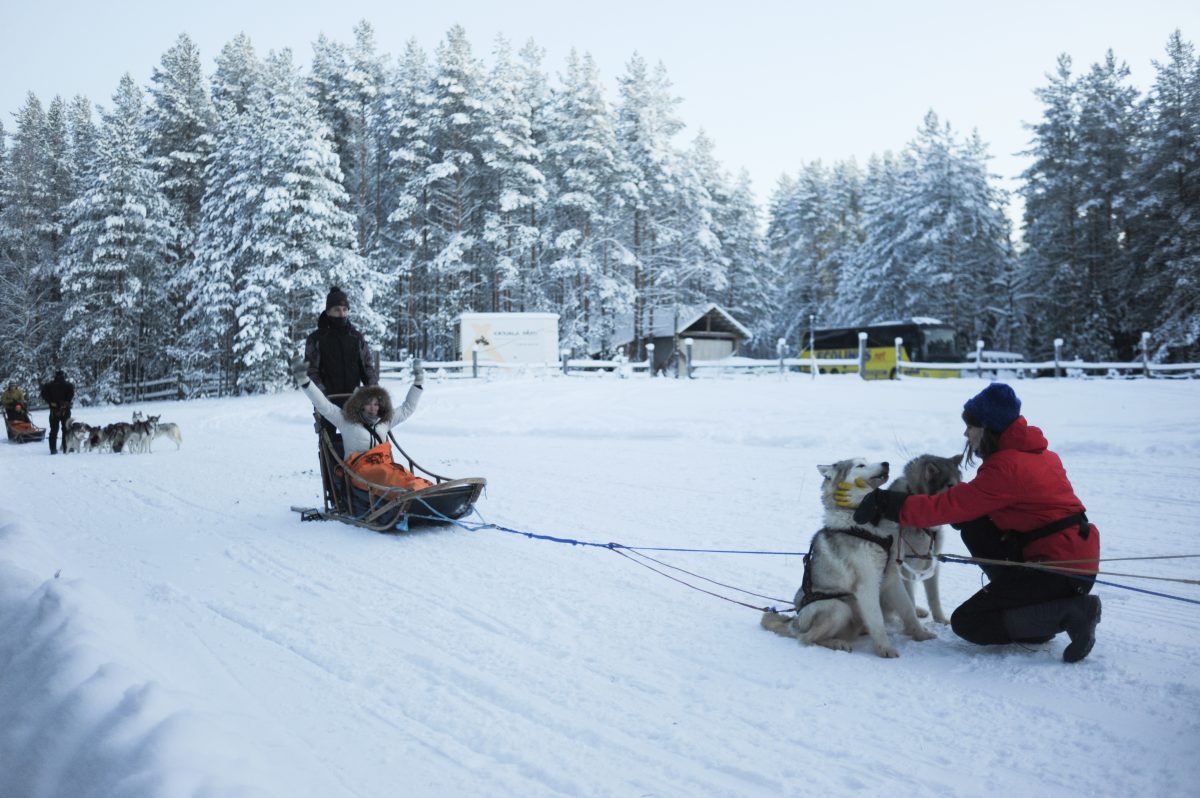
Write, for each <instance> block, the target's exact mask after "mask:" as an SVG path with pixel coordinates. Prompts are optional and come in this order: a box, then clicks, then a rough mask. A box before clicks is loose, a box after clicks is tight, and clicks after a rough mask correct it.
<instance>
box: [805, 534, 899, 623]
mask: <svg viewBox="0 0 1200 798" xmlns="http://www.w3.org/2000/svg"><path fill="white" fill-rule="evenodd" d="M822 532H837V533H840V534H843V535H850V536H851V537H856V538H860V539H862V540H865V541H868V542H870V543H874V544H875V545H876V546H878V547H879V548H881V549H883V554H884V558H885V559H884V564H883V567H884V569H886V568H887V559H886V558H887V556H888V555H890V554H891V551H892V539H891V538H885V537H883V536H882V535H876V534H874V533H872V532H868V531H867V530H865V529H863V528H862V527H860V526H852V527H850V528H848V529H832V528H830V527H827V526H826V527H822V528H821V529H819V530H817V534H818V535H819V534H821V533H822ZM800 592H801V594H802V595H801V597H800V601H799V603H798V604H796V612H800V610H802V609H804V608H805V607H807V606H808V605H809V604H812V603H813V602H814V601H825V600H826V599H843V598H846V597H847V596H850V595H853V594H851V593H847V592H845V591H843V592H841V593H817V592H814V591H813V589H812V551H811V550H810V551H808V552H807V553H806V554H805V555H804V578H803V579H802V580H801V581H800Z"/></svg>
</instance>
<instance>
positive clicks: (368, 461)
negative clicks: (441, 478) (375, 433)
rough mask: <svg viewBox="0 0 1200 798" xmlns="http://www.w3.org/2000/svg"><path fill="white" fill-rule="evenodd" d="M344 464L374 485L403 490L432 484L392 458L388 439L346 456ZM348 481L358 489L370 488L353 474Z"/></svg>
mask: <svg viewBox="0 0 1200 798" xmlns="http://www.w3.org/2000/svg"><path fill="white" fill-rule="evenodd" d="M346 465H348V466H349V467H350V471H351V472H352V473H353V474H357V475H358V476H360V477H362V478H363V479H365V480H369V481H370V482H374V483H375V484H376V485H387V486H389V487H393V488H403V489H405V490H421V489H422V488H428V487H430V486H431V485H433V483H432V482H430V481H429V480H427V479H421V478H420V477H418V476H414V475H413V473H412V472H411V471H409V470H408V469H407V468H405V467H404V466H402V465H400V464H399V463H397V462H396V461H395V460H393V459H392V445H391V443H389V442H388V441H384V442H383V443H380V444H378V445H376V446H372V447H371V448H370V449H368V450H367V451H365V452H361V453H359V454H352V455H350V456H349V457H347V458H346ZM350 481H351V482H352V483H353V484H354V487H356V488H359V489H360V490H370V488H371V486H370V485H368V484H366V483H365V482H361V481H360V480H357V479H355V478H354V477H353V476H351V477H350Z"/></svg>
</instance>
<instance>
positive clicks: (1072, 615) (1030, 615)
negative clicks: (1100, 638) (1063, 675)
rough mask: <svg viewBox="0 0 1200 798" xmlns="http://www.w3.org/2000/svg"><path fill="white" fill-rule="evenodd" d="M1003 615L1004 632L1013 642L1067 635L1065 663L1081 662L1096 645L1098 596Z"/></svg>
mask: <svg viewBox="0 0 1200 798" xmlns="http://www.w3.org/2000/svg"><path fill="white" fill-rule="evenodd" d="M1002 615H1003V617H1004V628H1005V629H1006V630H1007V631H1008V634H1009V636H1010V637H1011V638H1012V639H1013V640H1028V639H1031V638H1039V637H1040V638H1045V637H1046V636H1047V635H1050V636H1053V635H1055V634H1057V633H1058V632H1066V633H1067V636H1068V637H1070V638H1071V642H1070V643H1069V644H1068V645H1067V647H1066V649H1065V650H1064V651H1063V662H1079V660H1081V659H1083V658H1084V657H1086V656H1087V655H1088V654H1090V653H1091V651H1092V646H1094V645H1096V624H1098V623H1100V599H1099V598H1097V597H1096V596H1071V597H1070V598H1061V599H1055V600H1053V601H1047V602H1044V603H1042V604H1031V605H1030V606H1028V607H1018V608H1016V609H1015V610H1005V611H1004V612H1003V613H1002Z"/></svg>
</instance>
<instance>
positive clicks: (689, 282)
mask: <svg viewBox="0 0 1200 798" xmlns="http://www.w3.org/2000/svg"><path fill="white" fill-rule="evenodd" d="M713 147H714V145H713V141H712V139H710V138H709V137H708V135H707V134H706V133H705V132H704V131H703V130H701V131H699V133H697V135H696V138H695V139H694V140H693V142H692V147H691V149H690V150H689V151H687V152H686V153H683V154H681V155H680V156H679V166H678V167H677V168H678V171H679V175H680V180H679V188H680V191H679V199H678V201H677V202H676V204H675V214H674V217H675V218H674V226H675V229H677V230H678V231H679V236H678V238H677V239H676V244H675V253H674V257H673V258H672V261H671V269H670V273H669V275H667V276H665V280H664V282H666V281H667V280H669V286H670V291H671V293H672V300H673V302H674V304H675V305H676V307H685V308H695V307H698V306H701V305H703V304H706V303H707V302H708V301H710V300H711V299H716V298H718V297H720V296H721V294H722V293H724V291H725V289H726V288H727V287H728V286H729V277H728V270H729V254H728V252H727V251H726V249H725V238H726V231H725V228H724V225H723V224H722V222H723V219H722V213H721V211H722V208H724V207H726V206H727V205H728V204H729V195H730V188H729V178H728V176H727V175H725V174H724V173H723V172H722V170H721V165H720V163H718V161H717V159H716V156H715V155H714V153H713Z"/></svg>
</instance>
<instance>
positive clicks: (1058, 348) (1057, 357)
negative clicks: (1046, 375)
mask: <svg viewBox="0 0 1200 798" xmlns="http://www.w3.org/2000/svg"><path fill="white" fill-rule="evenodd" d="M1062 345H1063V339H1061V338H1055V339H1054V376H1055V377H1056V378H1057V377H1061V376H1062V367H1061V366H1059V362H1060V361H1061V360H1062Z"/></svg>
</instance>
